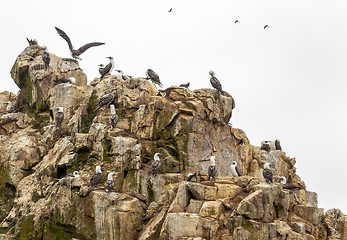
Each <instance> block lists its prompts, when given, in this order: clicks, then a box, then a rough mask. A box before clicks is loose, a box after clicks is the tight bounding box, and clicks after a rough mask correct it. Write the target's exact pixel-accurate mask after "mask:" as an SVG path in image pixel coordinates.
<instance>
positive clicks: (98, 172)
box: [89, 165, 102, 187]
mask: <svg viewBox="0 0 347 240" xmlns="http://www.w3.org/2000/svg"><path fill="white" fill-rule="evenodd" d="M101 178H102V172H101V167H100V166H99V165H98V166H96V167H95V174H94V175H93V176H92V177H91V178H90V184H89V187H95V186H96V185H98V184H99V183H100V182H101Z"/></svg>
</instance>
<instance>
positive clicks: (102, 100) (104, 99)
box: [94, 93, 114, 112]
mask: <svg viewBox="0 0 347 240" xmlns="http://www.w3.org/2000/svg"><path fill="white" fill-rule="evenodd" d="M113 99H114V96H113V95H112V94H110V93H107V94H105V95H104V96H102V97H101V98H100V100H99V102H98V104H96V108H95V110H94V112H95V111H97V110H99V108H101V107H103V106H105V105H106V106H107V107H108V105H110V104H111V102H112V101H113Z"/></svg>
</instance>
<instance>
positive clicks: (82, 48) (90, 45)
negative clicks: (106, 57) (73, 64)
mask: <svg viewBox="0 0 347 240" xmlns="http://www.w3.org/2000/svg"><path fill="white" fill-rule="evenodd" d="M60 36H61V35H60ZM103 44H105V43H102V42H91V43H87V44H84V45H83V46H82V47H80V48H79V49H78V50H76V52H77V54H78V55H81V54H82V53H84V52H85V51H86V50H87V49H88V48H91V47H96V46H100V45H103Z"/></svg>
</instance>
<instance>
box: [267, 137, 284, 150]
mask: <svg viewBox="0 0 347 240" xmlns="http://www.w3.org/2000/svg"><path fill="white" fill-rule="evenodd" d="M270 147H271V150H272V151H275V150H281V151H282V147H281V142H280V140H279V139H278V138H276V139H273V140H271V142H270Z"/></svg>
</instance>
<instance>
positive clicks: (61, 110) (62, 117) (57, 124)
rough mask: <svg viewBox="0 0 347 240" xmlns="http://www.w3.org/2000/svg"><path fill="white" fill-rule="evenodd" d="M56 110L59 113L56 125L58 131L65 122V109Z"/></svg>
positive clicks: (58, 108)
mask: <svg viewBox="0 0 347 240" xmlns="http://www.w3.org/2000/svg"><path fill="white" fill-rule="evenodd" d="M56 110H57V113H56V114H55V125H56V127H57V129H59V128H60V127H61V123H62V122H63V120H64V108H63V107H57V108H56Z"/></svg>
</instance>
